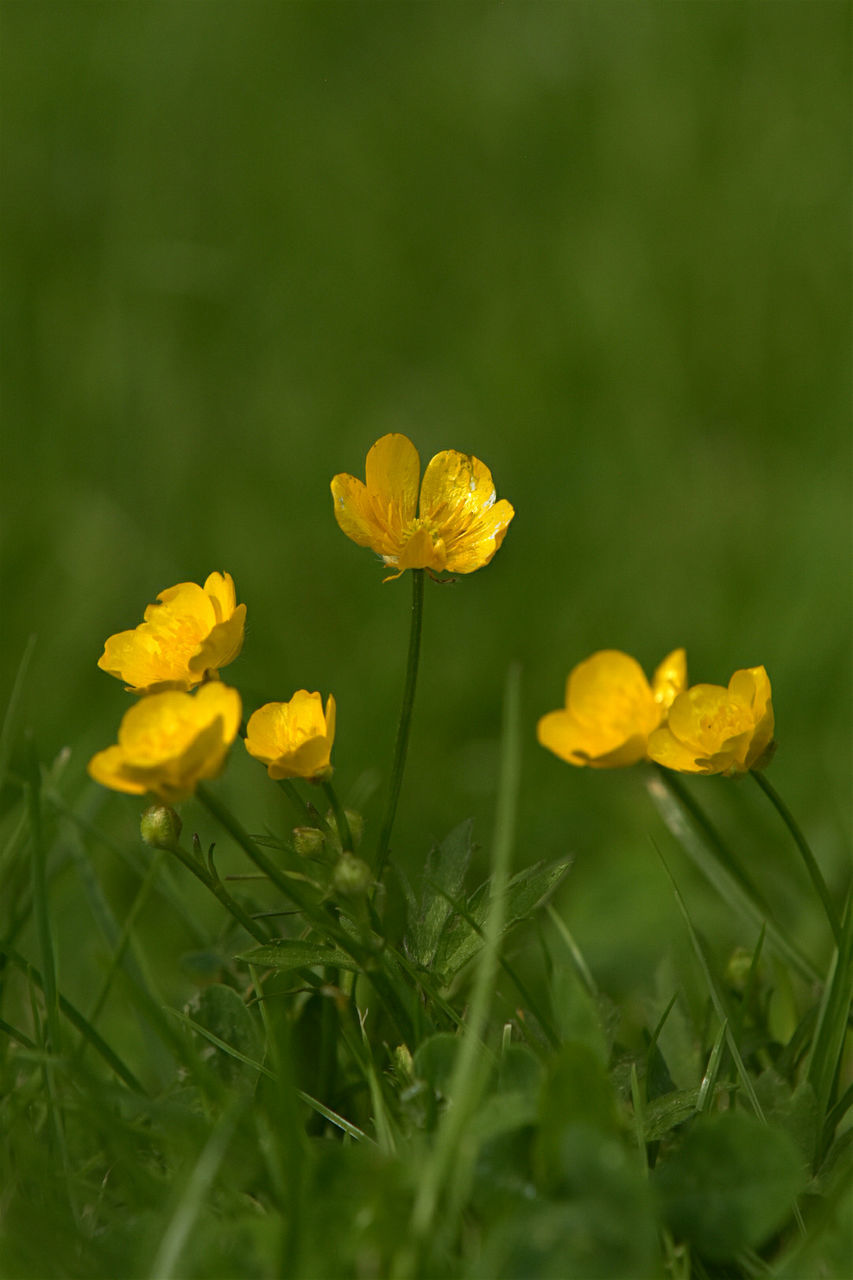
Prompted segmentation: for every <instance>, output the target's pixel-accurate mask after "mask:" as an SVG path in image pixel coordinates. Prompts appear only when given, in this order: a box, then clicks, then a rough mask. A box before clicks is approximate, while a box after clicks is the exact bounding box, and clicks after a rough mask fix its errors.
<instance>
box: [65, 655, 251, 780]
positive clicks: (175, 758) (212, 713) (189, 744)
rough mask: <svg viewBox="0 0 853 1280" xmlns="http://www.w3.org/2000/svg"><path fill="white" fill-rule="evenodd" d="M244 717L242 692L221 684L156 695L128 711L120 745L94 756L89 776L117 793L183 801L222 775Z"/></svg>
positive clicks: (119, 736)
mask: <svg viewBox="0 0 853 1280" xmlns="http://www.w3.org/2000/svg"><path fill="white" fill-rule="evenodd" d="M241 714H242V708H241V705H240V695H239V693H238V692H237V690H236V689H229V688H228V686H227V685H224V684H220V683H219V681H218V680H215V681H212V682H211V683H210V684H206V685H204V686H203V687H202V688H201V689H199V691H198V692H197V693H195V694H191V693H177V692H173V691H169V692H166V693H152V694H151V695H150V697H147V698H142V699H141V700H140V701H139V702H136V703H134V705H133V706H132V707H131V708H130V710H129V711H128V712H126V714H125V716H124V718H123V719H122V722H121V725H120V726H119V731H118V743H117V745H116V746H114V747H107V749H106V751H99V752H98V754H97V755H95V756H93V757H92V759H91V760H90V761H89V773H90V774H91V776H92V777H93V778H94V779H95V781H96V782H100V783H102V784H103V785H104V786H105V787H112V789H113V791H126V792H128V793H129V794H130V795H143V794H144V793H145V792H146V791H151V792H153V793H154V795H156V796H159V797H160V798H161V800H166V801H168V802H170V803H171V802H172V801H174V800H180V799H181V798H182V797H183V796H187V795H190V794H191V793H192V792H193V791H194V790H195V785H196V783H197V782H200V781H201V780H202V778H213V777H215V776H216V775H217V774H218V773H219V772H220V770H221V769H222V766H223V765H224V763H225V756H226V754H227V752H228V748H229V747H230V745H231V743H232V742H233V741H234V739H235V738H236V736H237V730H238V729H239V728H240V716H241Z"/></svg>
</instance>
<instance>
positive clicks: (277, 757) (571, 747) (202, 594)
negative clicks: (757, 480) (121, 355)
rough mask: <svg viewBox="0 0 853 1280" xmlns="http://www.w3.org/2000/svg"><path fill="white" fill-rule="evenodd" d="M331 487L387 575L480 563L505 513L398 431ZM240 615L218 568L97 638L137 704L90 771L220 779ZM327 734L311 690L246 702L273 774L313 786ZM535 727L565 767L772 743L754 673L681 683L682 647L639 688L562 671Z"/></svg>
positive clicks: (179, 782) (611, 668) (118, 780)
mask: <svg viewBox="0 0 853 1280" xmlns="http://www.w3.org/2000/svg"><path fill="white" fill-rule="evenodd" d="M331 488H332V497H333V500H334V512H335V518H336V519H337V522H338V524H339V525H340V527H341V529H342V530H343V532H344V533H345V534H346V535H347V536H348V537H349V538H351V539H352V540H353V541H354V542H356V543H358V545H359V546H365V547H370V548H371V549H372V550H373V551H375V552H376V553H377V554H378V555H379V557H380V559H381V560H382V562H383V564H384V565H385V566H386V567H388V568H391V569H393V570H394V572H393V573H392V574H391V575H390V576H389V577H388V578H386V579H385V581H386V582H388V581H391V580H392V579H393V578H398V577H399V576H400V575H401V574H402V573H403V572H404V571H405V570H406V569H414V570H426V571H427V572H428V573H430V574H436V573H445V572H448V573H451V574H457V573H458V574H467V573H473V572H474V571H475V570H476V569H479V568H481V567H482V566H483V565H486V564H488V563H489V562H490V560H491V559H492V557H493V556H494V554H495V552H496V551H497V550H498V548H499V547H500V545H501V543H502V542H503V539H504V536H505V534H506V531H507V529H508V528H509V524H510V521H511V520H512V519H513V516H514V514H515V512H514V510H513V507H512V505H511V504H510V503H509V502H507V501H506V499H502V500H501V501H497V495H496V492H495V486H494V483H493V481H492V475H491V472H490V471H489V469H488V467H486V466H485V465H484V464H483V463H482V462H480V460H479V459H478V458H475V457H472V456H471V455H470V454H464V453H458V452H457V451H456V450H454V449H448V450H445V451H444V452H442V453H438V454H436V455H435V457H434V458H433V459H432V460H431V462H430V463H429V465H428V466H427V468H426V470H425V472H424V475H423V479H421V475H420V459H419V457H418V452H417V450H416V449H415V446H414V445H413V444H412V442H411V441H410V440H409V439H407V437H406V436H403V435H399V434H396V433H392V434H390V435H386V436H383V437H382V439H381V440H377V442H376V443H375V444H374V445H373V447H372V448H371V449H370V451H369V452H368V454H367V460H366V465H365V480H364V481H361V480H358V479H356V477H355V476H351V475H346V474H341V475H336V476H335V477H334V479H333V480H332V482H331ZM245 619H246V606H245V605H243V604H240V605H238V604H237V602H236V596H235V591H234V583H233V581H232V579H231V576H230V574H227V573H226V574H221V573H212V574H211V575H210V576H209V577H208V579H207V580H206V582H205V583H204V586H203V587H201V586H198V585H197V584H196V583H194V582H182V583H179V584H178V585H177V586H174V587H170V588H169V589H168V590H166V591H163V592H161V593H160V595H159V596H158V597H157V602H156V603H155V604H152V605H149V606H148V608H147V609H146V610H145V615H144V621H143V622H142V623H141V624H140V625H139V626H138V627H136V628H135V629H134V630H132V631H122V632H120V633H119V634H118V635H114V636H111V637H110V639H109V640H107V643H106V646H105V648H104V653H103V655H102V657H101V659H100V661H99V663H98V665H99V666H100V667H102V668H103V669H104V670H105V671H107V672H109V673H110V675H113V676H116V677H117V678H118V679H120V680H123V681H124V682H125V684H126V686H127V688H128V690H129V691H130V692H132V693H135V694H138V695H141V700H140V702H138V703H137V704H136V705H135V706H133V707H131V709H130V710H129V711H128V712H127V714H126V715H125V717H124V719H123V720H122V723H121V727H120V729H119V734H118V743H117V744H116V745H115V746H112V747H109V748H107V750H106V751H101V752H99V753H98V754H97V755H95V756H94V757H93V759H92V760H91V761H90V763H89V772H90V773H91V775H92V777H93V778H96V779H97V781H98V782H101V783H103V784H104V785H105V786H108V787H112V788H113V789H115V790H117V791H125V792H130V793H132V794H135V795H141V794H143V793H144V792H147V791H150V792H153V793H154V794H156V795H158V796H160V797H161V798H162V799H164V800H166V801H171V800H175V799H178V798H180V797H181V796H185V795H188V794H189V793H191V792H192V791H193V789H194V788H195V785H196V783H197V782H199V781H201V780H202V779H204V778H211V777H214V776H215V775H216V774H217V773H219V771H220V770H221V768H222V766H223V764H224V761H225V756H226V754H227V752H228V749H229V747H230V746H231V744H232V742H233V741H234V739H235V737H236V736H237V733H238V730H239V728H240V720H241V715H242V708H241V703H240V695H239V694H238V693H237V691H236V690H235V689H230V688H228V687H227V686H225V685H224V684H222V683H220V681H219V671H220V669H221V668H222V667H224V666H226V665H227V664H228V663H229V662H231V661H233V659H234V658H236V657H237V655H238V654H239V653H240V650H241V648H242V645H243V634H244V628H245ZM196 686H200V687H199V688H197V689H196ZM194 689H195V690H196V692H194V693H193V692H190V691H191V690H194ZM334 736H335V700H334V698H333V697H331V696H329V698H328V700H327V702H326V707H325V710H324V708H323V702H322V698H321V697H320V694H319V693H308V692H307V691H306V690H304V689H300V690H299V691H298V692H297V693H295V694H294V695H293V697H292V698H291V699H290V701H289V702H270V703H267V704H266V705H265V706H263V707H261V708H260V709H259V710H257V711H256V712H255V713H254V715H252V716H251V718H250V719H249V722H248V725H247V727H246V737H245V744H246V749H247V750H248V752H249V754H250V755H252V756H254V757H255V758H256V759H258V760H260V761H262V762H263V763H264V764H265V765H266V766H267V769H268V772H269V775H270V777H271V778H276V779H282V778H305V779H310V780H312V781H320V780H324V779H327V778H328V777H329V776H330V774H331V765H330V754H331V749H332V744H333V741H334ZM538 737H539V741H540V742H541V743H542V744H543V746H545V747H547V748H549V749H550V750H551V751H553V752H554V753H555V754H556V755H558V756H560V757H562V758H563V759H564V760H568V761H569V762H570V763H572V764H576V765H591V766H592V767H593V768H615V767H617V766H620V765H629V764H634V763H636V762H637V761H638V760H642V759H650V760H654V761H657V762H658V763H660V764H663V765H666V766H667V767H668V768H670V769H679V770H685V771H688V772H694V773H742V772H746V771H747V770H749V769H752V768H754V767H756V766H757V765H759V764H760V763H762V762H763V761H764V760H766V758H767V757H768V755H769V752H770V750H771V747H772V738H773V707H772V704H771V700H770V681H769V680H768V678H767V673H766V671H765V670H764V668H763V667H751V668H748V669H746V670H743V671H736V672H735V674H734V675H733V676H732V678H731V680H730V681H729V686H728V688H727V689H724V688H722V687H720V686H718V685H709V684H699V685H694V686H693V687H692V688H688V687H687V664H686V659H685V655H684V650H683V649H676V650H675V651H674V652H673V653H671V654H670V655H669V656H668V657H667V658H665V659H664V661H663V662H662V663H661V665H660V666H659V667H658V669H657V671H656V672H655V674H654V677H653V680H652V683H651V684H649V682H648V680H647V679H646V677H645V675H644V673H643V671H642V668H641V667H640V666H639V664H638V663H637V662H636V661H635V660H634V659H633V658H632V657H630V656H629V655H628V654H625V653H620V652H619V651H618V650H615V649H605V650H602V651H601V652H599V653H595V654H593V655H592V657H590V658H587V659H586V661H585V662H581V663H580V664H579V665H578V666H577V667H575V668H574V670H573V671H572V672H571V674H570V675H569V678H568V683H567V688H566V705H565V707H564V708H562V709H561V710H559V711H552V712H550V713H549V714H548V715H546V716H543V717H542V719H541V720H540V721H539V726H538Z"/></svg>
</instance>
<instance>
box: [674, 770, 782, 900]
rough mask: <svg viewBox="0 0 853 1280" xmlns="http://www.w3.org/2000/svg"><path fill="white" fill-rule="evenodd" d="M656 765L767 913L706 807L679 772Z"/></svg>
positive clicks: (713, 846) (731, 870)
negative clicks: (689, 788) (701, 804)
mask: <svg viewBox="0 0 853 1280" xmlns="http://www.w3.org/2000/svg"><path fill="white" fill-rule="evenodd" d="M654 767H655V771H656V773H657V776H658V777H659V778H660V780H661V782H662V783H663V785H664V786H665V787H666V788H667V789H668V790H669V791H670V792H671V794H672V795H674V796H675V798H676V800H677V801H678V803H679V804H680V805H681V807H682V809H684V810H685V811H686V812H687V813H688V814H689V815H690V817H691V818H692V819H693V821H694V822H695V824H696V826H697V827H698V828H699V830H700V832H701V833H702V835H703V836H704V838H705V841H706V843H707V844H708V845H709V847H710V848H711V849H712V850H713V852H714V853H715V854H716V856H717V859H718V860H719V861H720V862H721V863H722V865H723V866H724V867H725V868H726V870H727V871H728V872H729V874H730V875H732V876H734V878H735V880H737V882H738V884H739V885H740V887H741V888H742V889H744V890H745V891H746V893H747V894H748V895H749V896H750V897H751V898H752V900H753V902H754V903H755V904H756V906H758V907H759V908H760V909H761V911H763V912H764V913H765V914H766V913H767V912H768V907H767V903H766V902H765V900H764V898H763V896H762V894H761V893H760V892H759V890H758V889H757V888H756V886H755V884H754V883H753V882H752V880H751V879H750V877H749V876H748V875H747V873H746V871H745V869H744V868H743V867H742V866H741V864H740V862H739V861H738V859H737V858H736V857H735V855H734V853H733V852H732V851H731V849H730V848H729V847H728V845H727V844H726V843H725V841H724V840H723V838H722V836H721V835H720V833H719V831H718V830H717V828H716V827H715V826H714V824H713V823H712V822H711V820H710V818H709V817H708V815H707V814H706V813H705V811H704V809H702V808H701V807H700V806H699V804H697V802H696V800H694V798H693V796H692V795H691V794H690V792H689V791H688V789H687V788H686V787H685V786H684V784H683V783H682V781H681V779H680V778H679V777H678V775H677V774H675V773H673V771H672V770H671V769H665V768H664V767H663V766H662V765H659V764H655V766H654Z"/></svg>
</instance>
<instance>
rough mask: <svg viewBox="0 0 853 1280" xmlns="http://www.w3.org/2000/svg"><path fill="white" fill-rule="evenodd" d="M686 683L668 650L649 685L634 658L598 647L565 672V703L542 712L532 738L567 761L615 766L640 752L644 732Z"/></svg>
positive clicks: (680, 661)
mask: <svg viewBox="0 0 853 1280" xmlns="http://www.w3.org/2000/svg"><path fill="white" fill-rule="evenodd" d="M686 683H687V658H686V655H685V652H684V650H683V649H674V650H673V651H672V653H670V654H668V655H667V657H666V658H664V660H663V662H662V663H661V664H660V666H659V667H658V668H657V670H656V671H655V674H654V677H653V679H652V683H651V685H650V684H649V682H648V680H647V679H646V676H645V673H644V671H643V669H642V667H641V666H640V664H639V663H638V662H637V661H636V659H635V658H632V657H631V656H630V655H629V654H627V653H622V652H620V650H618V649H601V650H599V652H598V653H594V654H592V656H591V657H589V658H586V659H585V660H584V661H583V662H580V663H578V665H577V666H576V667H575V668H574V669H573V670H572V671H571V672H570V673H569V678H568V680H567V681H566V705H565V707H564V708H562V709H561V710H559V711H550V712H548V714H547V715H544V716H542V718H541V720H540V721H539V724H538V726H537V737H538V739H539V741H540V742H541V744H542V746H543V747H547V748H548V750H549V751H553V752H554V754H555V755H558V756H559V757H560V758H561V759H562V760H568V762H569V764H576V765H590V766H591V767H592V768H593V769H615V768H618V767H619V766H620V765H628V764H636V762H637V761H638V760H642V759H643V757H644V756H645V755H646V748H647V744H648V741H649V734H650V733H651V732H652V731H653V730H654V729H656V728H657V726H658V725H659V724H660V723H661V720H662V719H663V718H664V716H665V715H666V712H667V709H668V707H669V706H670V705H671V704H672V702H673V699H674V698H675V697H676V695H677V694H679V693H680V692H681V690H682V689H683V688H684V686H685V685H686Z"/></svg>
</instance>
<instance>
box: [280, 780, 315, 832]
mask: <svg viewBox="0 0 853 1280" xmlns="http://www.w3.org/2000/svg"><path fill="white" fill-rule="evenodd" d="M278 785H279V786H280V787H281V789H282V791H283V792H284V794H285V795H286V796H287V798H288V800H289V801H290V803H291V804H292V805H293V807H294V809H295V810H296V812H297V813H298V814H299V817H300V820H301V821H302V822H303V823H304V824H305V825H306V826H308V827H313V826H314V818H313V816H312V814H311V810H310V809H309V808H308V805H307V804H306V803H305V801H304V800H303V799H302V796H301V795H300V794H299V792H298V791H297V790H296V787H295V786H294V785H293V783H292V782H291V781H290V778H279V779H278Z"/></svg>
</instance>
